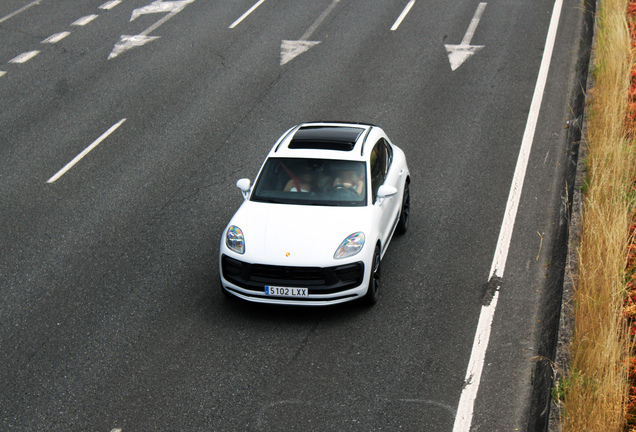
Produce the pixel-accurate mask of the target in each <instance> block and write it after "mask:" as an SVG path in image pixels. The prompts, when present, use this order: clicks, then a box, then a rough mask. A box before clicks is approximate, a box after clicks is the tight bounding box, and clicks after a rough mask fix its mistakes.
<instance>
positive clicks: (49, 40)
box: [40, 31, 71, 44]
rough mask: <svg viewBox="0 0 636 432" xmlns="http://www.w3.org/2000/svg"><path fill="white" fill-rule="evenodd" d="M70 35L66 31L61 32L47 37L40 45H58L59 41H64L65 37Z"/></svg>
mask: <svg viewBox="0 0 636 432" xmlns="http://www.w3.org/2000/svg"><path fill="white" fill-rule="evenodd" d="M70 34H71V32H67V31H65V32H61V33H55V34H54V35H51V36H49V37H47V38H46V39H44V40H43V41H42V42H40V43H50V44H54V43H58V42H59V41H61V40H62V39H64V38H65V37H66V36H68V35H70Z"/></svg>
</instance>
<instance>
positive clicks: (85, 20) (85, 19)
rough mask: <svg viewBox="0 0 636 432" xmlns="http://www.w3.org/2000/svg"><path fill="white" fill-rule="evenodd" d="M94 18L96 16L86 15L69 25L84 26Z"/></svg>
mask: <svg viewBox="0 0 636 432" xmlns="http://www.w3.org/2000/svg"><path fill="white" fill-rule="evenodd" d="M95 18H97V15H86V16H85V17H82V18H80V19H78V20H77V21H75V22H73V23H71V25H72V26H85V25H86V24H88V23H89V22H91V21H93V20H94V19H95Z"/></svg>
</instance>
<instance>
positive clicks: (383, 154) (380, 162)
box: [371, 139, 387, 202]
mask: <svg viewBox="0 0 636 432" xmlns="http://www.w3.org/2000/svg"><path fill="white" fill-rule="evenodd" d="M386 172H387V149H386V146H385V142H384V140H383V139H382V140H380V141H378V142H377V143H376V144H375V146H374V147H373V150H372V151H371V193H372V200H373V202H375V199H376V197H377V195H378V189H379V188H380V186H382V184H384V180H385V179H386Z"/></svg>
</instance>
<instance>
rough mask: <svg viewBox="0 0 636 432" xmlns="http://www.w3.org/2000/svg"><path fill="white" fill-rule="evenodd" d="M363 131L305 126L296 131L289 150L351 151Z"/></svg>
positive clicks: (348, 128)
mask: <svg viewBox="0 0 636 432" xmlns="http://www.w3.org/2000/svg"><path fill="white" fill-rule="evenodd" d="M362 132H364V129H362V128H357V127H339V126H306V127H302V128H300V129H298V131H297V132H296V133H295V134H294V138H293V139H292V140H291V142H290V143H289V146H288V148H290V149H316V150H340V151H351V150H353V147H354V146H355V144H356V141H357V140H358V137H359V136H360V135H361V134H362Z"/></svg>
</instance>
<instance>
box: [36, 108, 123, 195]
mask: <svg viewBox="0 0 636 432" xmlns="http://www.w3.org/2000/svg"><path fill="white" fill-rule="evenodd" d="M125 121H126V119H125V118H123V119H121V120H119V121H118V122H117V123H115V124H114V125H112V126H111V127H110V129H108V130H107V131H106V132H104V133H103V134H102V135H101V136H100V137H99V138H97V139H96V140H95V141H93V143H92V144H91V145H89V146H88V147H86V148H85V149H84V151H82V152H81V153H80V154H78V155H77V156H75V158H74V159H73V160H72V161H70V162H69V163H67V164H66V165H65V166H64V168H62V169H61V170H59V171H58V172H57V173H56V174H55V175H54V176H53V177H51V178H50V179H48V180H47V181H46V182H47V183H53V182H54V181H55V180H57V179H59V178H60V177H62V176H63V175H64V173H66V171H68V170H70V169H71V168H73V166H74V165H75V164H76V163H77V162H79V161H80V160H82V158H83V157H84V156H86V155H87V154H88V152H90V151H91V150H93V149H94V148H95V147H97V146H98V145H99V144H100V143H101V142H102V141H104V140H105V139H106V138H107V137H108V136H109V135H110V134H112V133H113V132H115V130H116V129H117V128H118V127H119V126H121V125H122V123H123V122H125Z"/></svg>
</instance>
